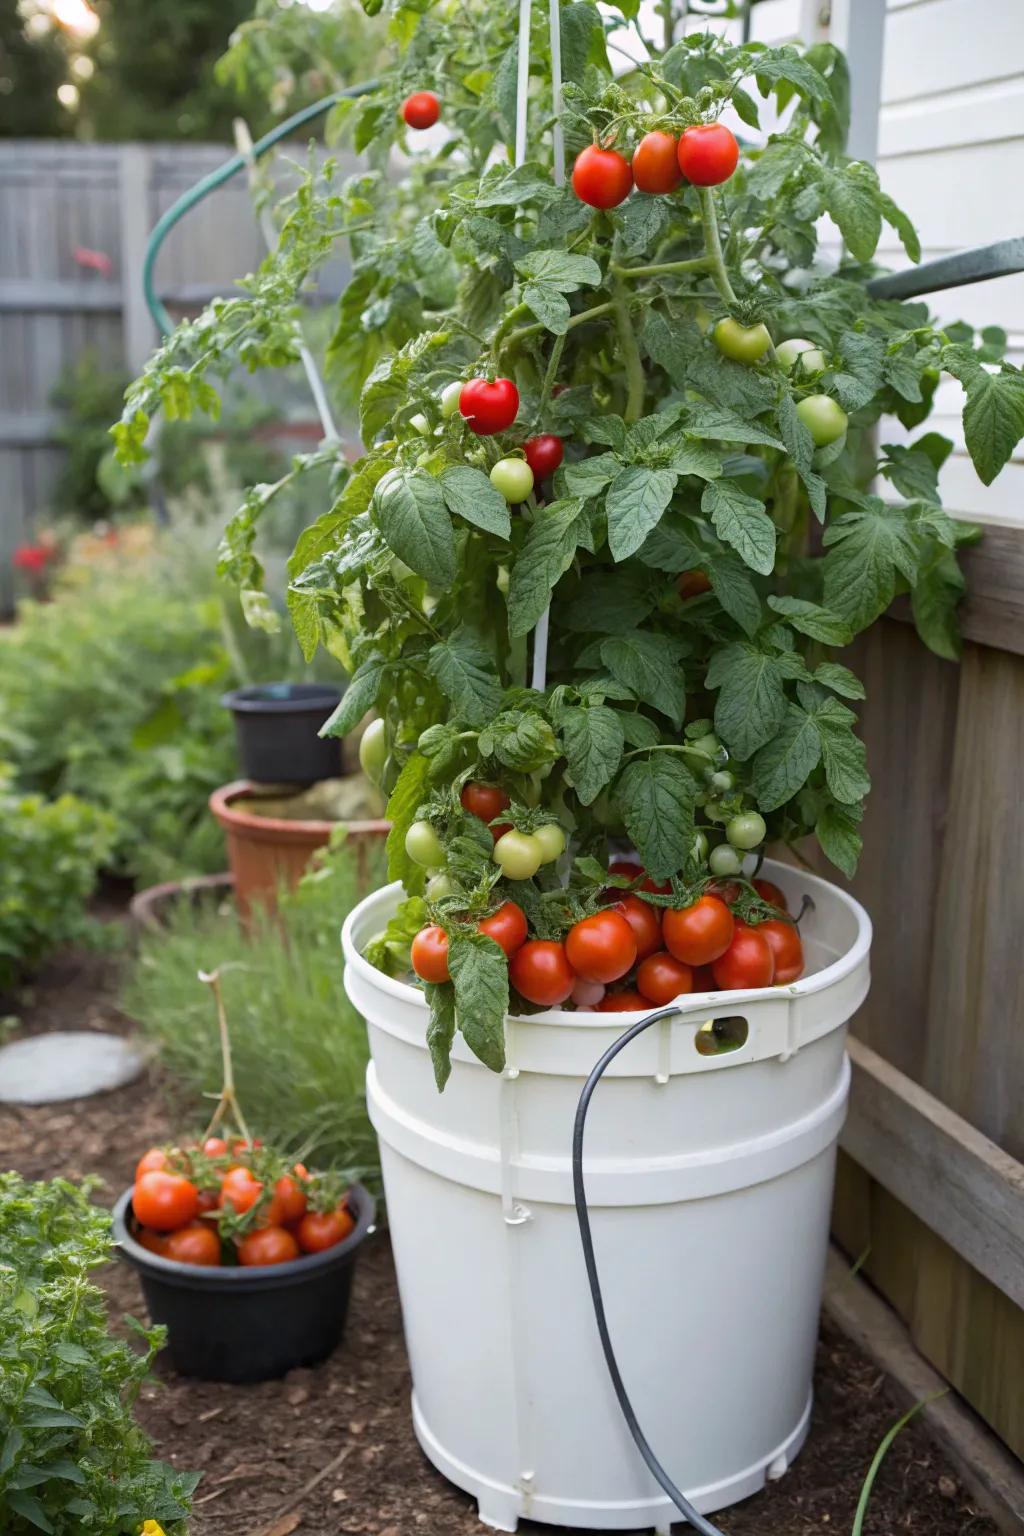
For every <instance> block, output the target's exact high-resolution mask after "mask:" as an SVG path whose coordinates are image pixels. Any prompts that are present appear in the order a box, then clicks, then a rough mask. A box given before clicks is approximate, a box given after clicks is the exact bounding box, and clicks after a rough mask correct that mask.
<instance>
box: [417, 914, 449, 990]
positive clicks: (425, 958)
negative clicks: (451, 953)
mask: <svg viewBox="0 0 1024 1536" xmlns="http://www.w3.org/2000/svg"><path fill="white" fill-rule="evenodd" d="M412 968H413V970H414V971H415V972H416V975H417V976H418V977H419V978H420V981H432V982H434V983H437V982H442V981H450V980H451V973H450V972H449V970H448V935H447V934H446V933H445V931H444V929H443V928H439V927H438V925H437V924H436V923H429V924H428V925H427V927H426V928H421V929H420V931H419V933H418V934H417V935H416V937H415V938H414V939H413V941H412Z"/></svg>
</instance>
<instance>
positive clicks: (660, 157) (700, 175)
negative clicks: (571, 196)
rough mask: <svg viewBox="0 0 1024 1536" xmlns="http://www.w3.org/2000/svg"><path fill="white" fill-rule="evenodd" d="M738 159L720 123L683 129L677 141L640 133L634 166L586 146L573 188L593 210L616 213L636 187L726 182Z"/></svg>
mask: <svg viewBox="0 0 1024 1536" xmlns="http://www.w3.org/2000/svg"><path fill="white" fill-rule="evenodd" d="M739 157H740V150H739V145H738V144H737V142H736V138H735V135H734V134H733V133H731V132H730V130H729V129H728V128H727V127H726V126H725V124H724V123H699V124H697V125H696V126H695V127H693V128H684V129H683V132H682V134H681V135H680V137H679V138H678V139H677V138H676V136H675V134H672V133H666V132H665V131H664V129H660V128H658V129H655V130H654V131H653V132H651V133H646V134H644V136H643V138H642V139H641V140H640V143H639V144H638V145H637V147H636V149H635V150H634V152H633V160H632V163H630V161H628V160H627V159H626V157H625V156H624V155H620V154H619V152H618V150H616V149H606V148H603V147H602V146H601V145H600V144H590V145H588V146H587V148H586V149H585V150H583V151H582V153H581V154H579V155H577V157H576V163H575V165H574V166H573V168H572V187H573V191H574V192H575V193H576V196H577V197H578V198H579V199H580V201H581V202H584V203H589V204H590V206H591V208H617V207H618V205H619V203H622V202H625V200H626V198H627V197H628V196H629V194H630V192H632V190H633V188H634V187H636V188H637V190H638V191H640V192H651V193H655V194H657V193H664V192H674V191H675V190H676V188H677V187H678V186H680V185H681V184H682V183H683V182H689V183H690V185H691V186H694V187H717V186H718V185H719V184H720V183H721V182H723V181H728V180H729V177H730V176H731V175H732V173H733V171H734V170H735V169H736V164H737V162H738V160H739Z"/></svg>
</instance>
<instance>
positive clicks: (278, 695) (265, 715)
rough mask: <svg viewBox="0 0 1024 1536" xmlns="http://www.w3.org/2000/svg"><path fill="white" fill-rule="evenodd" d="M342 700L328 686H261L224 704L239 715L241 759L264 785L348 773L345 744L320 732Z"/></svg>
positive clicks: (235, 691) (248, 774) (232, 696)
mask: <svg viewBox="0 0 1024 1536" xmlns="http://www.w3.org/2000/svg"><path fill="white" fill-rule="evenodd" d="M340 698H341V694H340V693H339V692H338V690H337V688H332V687H330V686H329V685H327V684H324V683H259V684H257V685H256V686H254V687H252V688H235V689H233V690H232V692H231V693H226V694H225V695H224V697H223V698H222V699H221V703H222V704H224V705H226V706H227V708H228V709H230V710H231V712H232V714H233V715H234V717H235V736H236V738H237V740H238V755H239V757H240V758H241V760H242V768H243V770H244V771H245V774H246V777H247V778H250V779H255V780H256V781H257V783H259V784H315V783H316V782H317V781H318V780H319V779H334V778H337V777H338V775H339V774H340V773H341V771H342V755H341V742H340V741H339V740H338V739H337V738H336V737H324V738H323V739H321V738H320V737H319V736H318V735H317V732H318V731H319V729H320V727H321V726H322V725H323V723H324V721H325V720H326V719H327V718H328V716H329V715H330V714H331V713H332V711H333V710H334V707H335V705H336V704H337V703H338V700H339V699H340Z"/></svg>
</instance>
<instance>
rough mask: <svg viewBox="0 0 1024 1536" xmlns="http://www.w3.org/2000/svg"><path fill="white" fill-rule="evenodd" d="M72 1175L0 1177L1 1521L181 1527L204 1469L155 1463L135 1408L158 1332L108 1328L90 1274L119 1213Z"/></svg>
mask: <svg viewBox="0 0 1024 1536" xmlns="http://www.w3.org/2000/svg"><path fill="white" fill-rule="evenodd" d="M88 1188H89V1186H88V1185H83V1186H82V1187H81V1188H78V1187H76V1186H75V1185H74V1184H69V1183H68V1182H67V1181H66V1180H65V1179H54V1180H53V1181H52V1182H50V1183H41V1184H30V1183H27V1182H26V1181H25V1180H24V1179H22V1178H21V1177H20V1175H18V1174H16V1173H3V1174H0V1252H2V1255H3V1258H2V1260H0V1525H2V1527H3V1530H4V1536H36V1533H38V1532H39V1531H43V1532H46V1533H49V1536H82V1533H86V1532H89V1533H94V1536H111V1533H113V1532H121V1531H125V1532H128V1531H131V1532H135V1531H138V1530H140V1529H141V1527H142V1524H143V1522H144V1521H145V1520H155V1521H157V1522H159V1523H160V1524H162V1525H163V1526H164V1528H165V1530H166V1531H167V1533H168V1536H172V1533H181V1536H183V1533H184V1531H185V1524H184V1522H185V1519H186V1517H187V1515H188V1511H189V1502H190V1495H191V1493H192V1491H193V1489H194V1488H195V1485H196V1483H197V1482H198V1474H190V1473H182V1472H177V1471H175V1469H174V1468H172V1467H169V1466H165V1465H164V1463H163V1462H160V1461H156V1460H154V1459H153V1457H152V1454H151V1451H152V1448H151V1445H150V1442H149V1440H148V1438H147V1436H146V1435H145V1434H144V1433H143V1431H142V1430H141V1429H140V1427H139V1425H138V1424H137V1423H136V1422H135V1419H134V1417H133V1415H132V1405H133V1403H134V1401H135V1399H136V1397H137V1396H138V1392H139V1388H140V1386H141V1385H142V1383H143V1381H145V1379H146V1376H147V1374H148V1372H149V1366H150V1363H151V1361H152V1359H153V1356H154V1354H155V1353H156V1351H157V1349H159V1347H160V1345H161V1344H162V1342H163V1330H162V1329H160V1328H153V1329H143V1328H138V1329H137V1331H138V1334H139V1336H140V1338H141V1339H142V1340H143V1342H144V1344H145V1349H144V1350H143V1351H141V1352H139V1351H138V1350H136V1349H133V1348H132V1347H131V1345H130V1344H129V1343H127V1342H126V1341H125V1340H124V1339H118V1338H114V1337H112V1336H111V1334H110V1333H109V1332H108V1329H107V1310H106V1302H105V1299H104V1296H103V1292H102V1291H101V1290H100V1289H99V1287H98V1286H96V1285H94V1284H93V1283H92V1281H91V1280H90V1278H89V1277H90V1274H91V1273H92V1271H93V1270H95V1269H98V1268H99V1267H100V1266H101V1265H103V1264H106V1263H107V1262H108V1261H109V1260H110V1258H111V1252H112V1248H113V1240H112V1237H111V1229H110V1217H109V1215H108V1213H107V1212H106V1211H101V1210H98V1209H97V1208H96V1207H95V1206H94V1205H92V1204H91V1203H90V1201H89V1199H88Z"/></svg>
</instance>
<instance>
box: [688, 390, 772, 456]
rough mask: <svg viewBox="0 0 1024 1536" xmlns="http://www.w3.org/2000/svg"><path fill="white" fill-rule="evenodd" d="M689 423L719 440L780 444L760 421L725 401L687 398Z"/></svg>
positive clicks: (694, 429)
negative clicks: (747, 417)
mask: <svg viewBox="0 0 1024 1536" xmlns="http://www.w3.org/2000/svg"><path fill="white" fill-rule="evenodd" d="M686 423H687V427H688V429H689V430H690V431H693V432H698V433H699V434H700V436H701V437H709V438H713V439H714V440H715V441H716V442H719V443H747V444H749V443H757V444H760V445H761V446H763V447H765V448H781V447H782V444H781V443H780V442H779V440H778V438H777V437H776V436H775V434H774V433H772V432H769V430H768V428H767V427H763V426H761V424H760V422H757V421H744V419H743V418H742V416H737V415H736V413H735V411H730V410H728V409H727V408H726V407H725V406H722V405H707V404H705V403H703V402H702V401H699V400H695V401H691V402H688V404H687V407H686Z"/></svg>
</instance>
